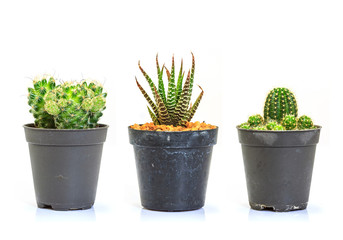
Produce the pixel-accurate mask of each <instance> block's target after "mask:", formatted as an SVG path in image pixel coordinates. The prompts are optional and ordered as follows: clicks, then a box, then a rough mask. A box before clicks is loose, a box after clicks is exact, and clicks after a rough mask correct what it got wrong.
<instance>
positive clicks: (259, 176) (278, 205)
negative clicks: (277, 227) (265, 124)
mask: <svg viewBox="0 0 343 240" xmlns="http://www.w3.org/2000/svg"><path fill="white" fill-rule="evenodd" d="M316 127H317V128H316V129H310V130H294V131H260V130H248V129H241V128H239V127H237V129H238V137H239V142H240V143H241V145H242V153H243V161H244V168H245V176H246V182H247V189H248V197H249V204H250V206H251V208H252V209H255V210H272V211H277V212H287V211H292V210H301V209H306V207H307V203H308V199H309V193H310V186H311V178H312V170H313V164H314V158H315V152H316V145H317V143H318V141H319V135H320V130H321V127H320V126H316Z"/></svg>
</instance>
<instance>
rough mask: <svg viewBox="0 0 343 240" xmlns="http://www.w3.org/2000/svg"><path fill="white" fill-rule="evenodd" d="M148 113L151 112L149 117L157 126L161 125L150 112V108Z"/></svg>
mask: <svg viewBox="0 0 343 240" xmlns="http://www.w3.org/2000/svg"><path fill="white" fill-rule="evenodd" d="M148 111H149V115H150V117H151V120H152V121H153V122H154V124H155V125H159V124H160V123H159V121H158V119H157V117H156V115H155V114H154V113H153V112H152V111H151V110H150V108H149V107H148Z"/></svg>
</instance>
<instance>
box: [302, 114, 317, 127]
mask: <svg viewBox="0 0 343 240" xmlns="http://www.w3.org/2000/svg"><path fill="white" fill-rule="evenodd" d="M313 127H314V125H313V122H312V119H311V118H310V117H308V116H306V115H303V116H301V117H300V118H299V119H298V129H311V128H313Z"/></svg>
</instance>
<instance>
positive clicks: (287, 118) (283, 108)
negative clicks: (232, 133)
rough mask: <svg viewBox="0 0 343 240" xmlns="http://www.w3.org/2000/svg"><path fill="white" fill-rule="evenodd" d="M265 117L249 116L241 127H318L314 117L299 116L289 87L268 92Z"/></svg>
mask: <svg viewBox="0 0 343 240" xmlns="http://www.w3.org/2000/svg"><path fill="white" fill-rule="evenodd" d="M263 114H264V119H263V118H262V116H261V115H259V114H256V115H252V116H250V117H249V120H248V122H247V123H242V124H241V125H240V126H239V127H240V128H244V129H254V130H272V131H284V130H302V129H316V128H317V127H316V126H314V124H313V122H312V119H311V118H310V117H308V116H306V115H303V116H301V117H300V118H299V119H297V116H298V107H297V102H296V99H295V97H294V95H293V93H292V92H291V91H289V90H288V89H287V88H274V89H273V90H271V91H270V92H269V93H268V96H267V98H266V101H265V104H264V113H263Z"/></svg>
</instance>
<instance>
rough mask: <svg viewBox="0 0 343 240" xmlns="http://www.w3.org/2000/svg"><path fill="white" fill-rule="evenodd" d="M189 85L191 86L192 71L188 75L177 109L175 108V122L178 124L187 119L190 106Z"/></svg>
mask: <svg viewBox="0 0 343 240" xmlns="http://www.w3.org/2000/svg"><path fill="white" fill-rule="evenodd" d="M189 85H190V71H188V75H187V78H186V81H185V84H184V86H183V89H182V93H181V96H180V100H179V102H178V103H177V105H176V108H175V115H174V120H175V121H176V123H178V122H179V121H180V120H182V119H183V118H184V117H185V114H186V113H187V110H188V105H189V102H190V96H189Z"/></svg>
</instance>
